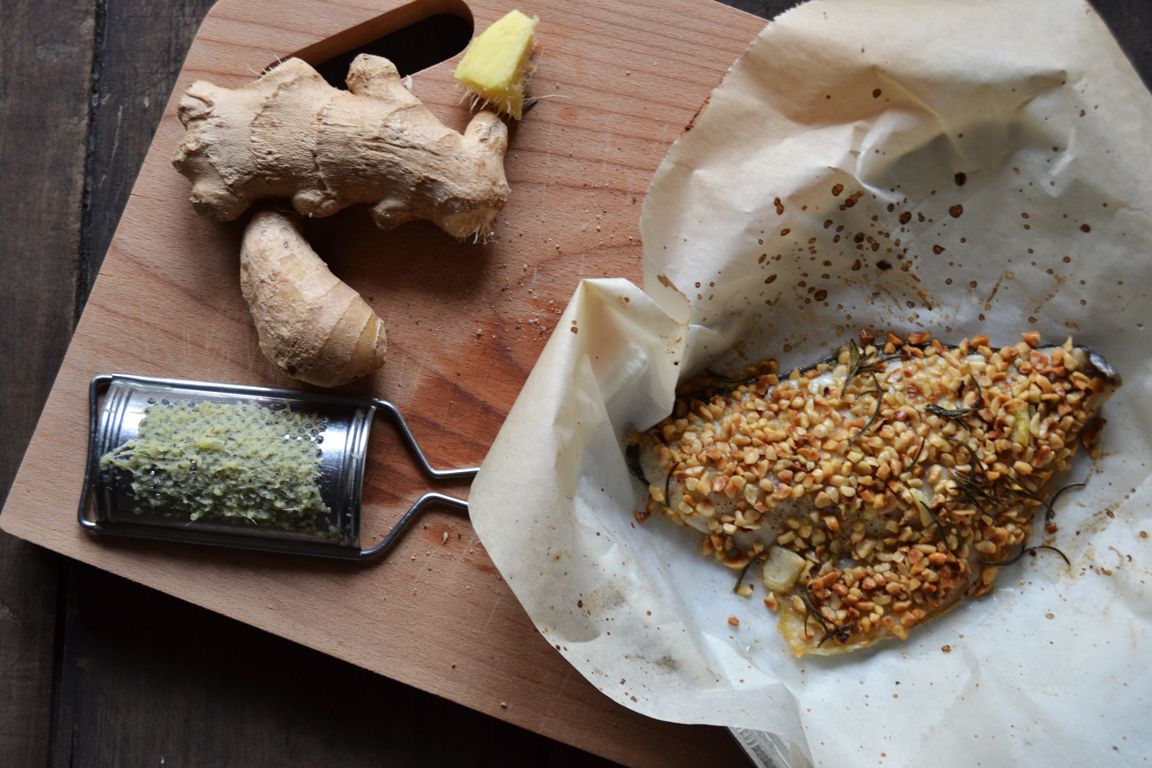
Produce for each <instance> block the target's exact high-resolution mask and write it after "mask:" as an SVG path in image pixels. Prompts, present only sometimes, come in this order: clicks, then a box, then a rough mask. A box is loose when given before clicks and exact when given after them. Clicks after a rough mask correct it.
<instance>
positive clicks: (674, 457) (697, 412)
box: [628, 333, 1120, 656]
mask: <svg viewBox="0 0 1152 768" xmlns="http://www.w3.org/2000/svg"><path fill="white" fill-rule="evenodd" d="M868 341H869V343H861V344H857V343H855V342H851V343H849V344H846V345H845V346H843V347H841V348H840V350H839V351H838V353H837V354H836V355H835V356H833V357H831V358H829V359H828V360H826V361H824V362H821V363H819V364H818V365H816V366H814V367H812V368H810V369H808V370H797V371H793V372H792V373H790V374H788V375H787V376H785V377H783V378H780V377H779V376H778V375H777V367H776V365H775V363H774V362H773V361H767V362H765V363H762V364H760V365H758V366H755V367H754V368H753V369H752V370H751V371H750V372H749V375H748V376H747V378H746V379H744V380H742V381H738V382H737V381H729V380H721V379H718V378H715V377H704V378H702V379H698V380H696V381H695V382H689V383H688V384H687V385H686V386H685V387H682V391H681V393H680V394H679V395H678V397H677V400H676V405H675V410H674V412H673V414H672V415H671V416H669V417H668V418H667V419H665V420H664V421H663V422H661V423H660V424H657V425H656V426H655V427H653V428H652V429H650V430H648V431H647V432H645V433H643V434H639V435H635V436H634V437H633V439H632V441H631V445H630V446H629V451H628V453H629V460H630V463H631V465H632V468H633V472H634V473H636V474H637V475H638V476H640V477H641V478H642V479H643V481H644V482H646V483H647V484H648V499H647V502H646V507H645V510H644V511H643V512H641V513H639V514H638V517H640V518H641V519H643V518H646V517H647V516H649V515H650V514H653V513H660V514H662V515H664V516H666V517H669V518H671V519H672V520H673V521H675V522H676V523H679V524H682V525H687V526H691V527H692V528H695V529H697V530H699V531H700V532H701V533H702V534H703V552H704V553H705V554H706V555H710V556H713V557H715V558H717V559H718V560H721V561H723V562H724V563H725V564H726V565H728V566H729V567H731V568H734V569H741V570H742V571H743V570H746V569H748V568H749V567H750V566H752V567H756V566H758V567H759V569H760V575H761V581H762V583H763V585H764V587H765V588H766V589H767V591H768V592H767V595H768V596H767V597H766V598H765V599H764V602H765V603H766V604H767V606H768V607H769V608H770V609H772V610H776V611H778V612H779V617H780V619H779V626H780V630H781V632H782V633H783V635H784V637H785V638H786V639H787V641H788V643H789V644H790V645H791V647H792V650H793V651H794V652H795V653H796V654H797V655H798V656H802V655H804V654H806V653H818V654H830V653H839V652H844V651H849V650H854V649H858V648H863V647H865V646H868V645H870V644H872V643H874V642H876V641H877V640H881V639H883V638H887V637H897V638H906V637H907V635H908V631H909V630H910V629H912V628H913V627H915V626H916V625H918V624H921V623H923V622H925V621H927V620H929V619H931V618H933V617H935V616H938V615H940V614H941V613H943V612H944V611H946V610H948V609H949V608H950V607H952V606H953V605H955V604H956V603H957V602H958V601H959V600H962V599H963V598H965V597H967V596H969V595H981V594H984V593H986V592H988V591H989V590H990V589H991V588H992V585H993V582H994V581H995V579H996V575H997V573H998V571H999V569H1000V568H1001V567H1002V566H1004V565H1007V564H1009V563H1010V562H1014V560H1015V559H1017V558H1018V557H1019V556H1020V554H1021V553H1022V552H1024V551H1025V549H1026V548H1027V542H1028V537H1029V533H1030V532H1031V530H1032V521H1033V517H1034V515H1035V513H1036V512H1037V511H1038V510H1045V511H1046V513H1047V516H1048V518H1049V519H1048V523H1047V530H1048V532H1049V533H1054V532H1055V531H1056V528H1055V523H1054V522H1052V520H1051V516H1052V515H1053V514H1054V513H1053V510H1052V507H1051V502H1050V501H1049V499H1050V496H1051V494H1052V491H1051V485H1052V479H1053V477H1054V476H1055V475H1056V474H1057V473H1058V472H1059V471H1061V470H1063V469H1065V468H1067V467H1068V465H1069V462H1070V460H1071V458H1072V456H1073V454H1074V453H1075V451H1076V448H1077V444H1078V443H1081V442H1083V443H1086V444H1090V443H1091V442H1092V441H1093V440H1094V438H1095V436H1096V434H1097V432H1098V430H1099V427H1100V425H1101V424H1102V423H1103V422H1102V420H1100V419H1099V418H1098V416H1097V414H1098V412H1099V410H1100V407H1101V406H1102V405H1103V404H1104V401H1105V400H1106V399H1107V398H1108V396H1109V395H1110V394H1111V393H1112V391H1113V390H1114V389H1115V388H1116V387H1117V386H1118V385H1119V384H1120V379H1119V376H1118V375H1117V374H1116V372H1115V370H1114V369H1113V368H1112V367H1111V366H1110V365H1109V364H1108V363H1107V362H1105V361H1104V360H1103V359H1102V358H1101V357H1100V356H1099V355H1098V354H1096V353H1095V352H1093V351H1092V350H1090V349H1088V348H1086V347H1077V346H1074V345H1073V344H1072V342H1071V341H1068V342H1066V343H1065V344H1063V345H1061V346H1048V347H1045V346H1040V344H1039V342H1038V339H1037V337H1036V335H1035V334H1032V333H1028V334H1024V340H1023V341H1021V342H1020V343H1018V344H1016V345H1014V346H1009V347H1004V348H1000V349H993V348H991V347H989V346H988V339H987V338H985V337H975V338H972V339H966V340H964V341H962V342H960V344H958V345H956V346H947V345H945V344H943V343H941V342H940V341H938V340H935V339H928V338H927V336H926V334H917V335H914V336H913V337H912V338H910V339H909V340H903V339H900V338H898V337H896V336H893V335H889V337H888V338H887V340H886V341H875V340H872V339H869V340H868ZM1030 551H1034V550H1030ZM750 589H751V586H750V585H747V586H745V587H743V588H742V592H743V593H744V594H748V593H749V590H750Z"/></svg>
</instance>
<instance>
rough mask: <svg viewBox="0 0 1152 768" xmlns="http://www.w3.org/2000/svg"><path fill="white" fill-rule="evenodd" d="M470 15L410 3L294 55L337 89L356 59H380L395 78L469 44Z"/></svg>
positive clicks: (455, 5) (461, 8)
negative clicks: (393, 67)
mask: <svg viewBox="0 0 1152 768" xmlns="http://www.w3.org/2000/svg"><path fill="white" fill-rule="evenodd" d="M472 29H473V22H472V13H471V11H469V10H468V7H467V6H466V5H464V3H463V2H455V1H454V0H449V2H447V3H445V2H435V1H433V2H416V3H410V4H408V5H405V6H402V7H400V8H397V9H394V10H392V11H389V12H388V13H385V14H383V15H382V16H377V17H376V18H374V19H371V20H369V21H366V22H364V23H363V24H360V25H358V26H356V27H353V28H352V29H349V30H346V31H345V32H342V33H341V34H339V35H336V36H334V37H332V38H329V39H327V40H322V41H320V42H318V43H316V44H315V45H311V46H309V47H307V48H305V49H303V50H301V51H298V52H297V53H295V54H294V55H295V56H297V57H299V58H301V59H303V60H304V61H307V62H308V63H309V64H311V65H312V66H313V67H315V68H316V71H317V72H319V73H320V75H321V76H322V77H323V78H324V79H325V80H327V81H328V82H329V83H330V84H332V85H333V86H335V87H337V88H344V87H345V85H344V79H345V78H346V77H347V75H348V67H349V65H350V64H351V63H352V60H353V59H355V58H356V57H357V56H359V55H360V54H362V53H367V54H372V55H374V56H383V57H384V58H386V59H388V60H389V61H391V62H392V63H393V64H395V65H396V68H397V69H398V70H399V71H400V74H401V75H410V74H413V73H415V72H419V71H420V70H423V69H428V68H429V67H431V66H434V65H436V64H439V63H440V62H442V61H447V60H448V59H450V58H452V57H453V56H455V55H456V54H458V53H460V52H461V51H463V50H464V48H465V47H467V45H468V43H469V41H470V40H471V39H472Z"/></svg>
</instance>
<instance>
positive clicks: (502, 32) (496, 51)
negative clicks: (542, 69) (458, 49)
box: [454, 10, 540, 120]
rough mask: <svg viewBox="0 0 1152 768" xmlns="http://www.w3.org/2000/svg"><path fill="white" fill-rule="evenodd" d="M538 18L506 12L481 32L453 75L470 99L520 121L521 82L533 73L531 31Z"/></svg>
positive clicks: (522, 92)
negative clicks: (530, 58) (530, 57)
mask: <svg viewBox="0 0 1152 768" xmlns="http://www.w3.org/2000/svg"><path fill="white" fill-rule="evenodd" d="M539 22H540V19H538V18H537V17H535V16H533V17H531V18H529V17H528V16H525V15H524V14H523V13H521V12H520V11H516V10H513V11H509V12H508V13H507V14H505V15H504V16H503V17H501V18H500V19H498V20H497V21H496V22H494V23H493V24H492V26H490V27H488V29H486V30H484V31H483V32H481V33H480V34H479V35H478V36H477V37H476V39H475V40H473V41H472V43H471V45H469V46H468V50H467V51H465V52H464V57H463V58H462V59H460V66H458V67H456V72H455V73H454V77H455V78H456V80H457V82H459V83H460V84H461V85H463V86H464V89H465V90H466V91H468V93H470V94H472V97H473V99H475V100H476V101H477V102H479V103H481V104H483V105H484V106H491V107H492V108H494V109H496V110H497V111H499V112H502V113H504V114H506V115H508V116H509V117H511V118H513V119H516V120H519V119H520V118H521V117H522V116H523V114H524V84H525V82H526V81H527V79H528V75H529V74H531V72H532V66H531V62H530V61H529V59H528V57H529V55H530V54H531V53H532V34H533V32H535V30H536V25H537V24H538V23H539Z"/></svg>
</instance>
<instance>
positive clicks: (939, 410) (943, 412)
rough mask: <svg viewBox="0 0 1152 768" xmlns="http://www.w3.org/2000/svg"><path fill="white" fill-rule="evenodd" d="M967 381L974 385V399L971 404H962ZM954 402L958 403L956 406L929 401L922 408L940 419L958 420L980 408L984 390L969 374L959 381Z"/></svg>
mask: <svg viewBox="0 0 1152 768" xmlns="http://www.w3.org/2000/svg"><path fill="white" fill-rule="evenodd" d="M968 382H972V383H973V384H975V385H976V401H975V402H974V403H973V404H972V405H971V406H967V405H964V404H963V403H964V390H965V389H967V388H968ZM956 402H957V403H958V404H959V405H958V407H956V408H945V407H943V406H941V405H937V404H936V403H929V404H928V405H927V406H925V408H924V409H925V410H926V411H928V413H931V414H934V415H936V416H939V417H940V418H942V419H953V420H955V421H959V420H960V419H963V418H964V417H965V416H968V415H969V414H972V413H976V412H977V411H979V410H980V406H982V405H983V404H984V390H983V389H982V388H981V387H980V382H978V381H976V378H975V377H973V376H969V377H968V378H966V379H964V381H963V382H961V384H960V390H959V391H958V392H957V393H956Z"/></svg>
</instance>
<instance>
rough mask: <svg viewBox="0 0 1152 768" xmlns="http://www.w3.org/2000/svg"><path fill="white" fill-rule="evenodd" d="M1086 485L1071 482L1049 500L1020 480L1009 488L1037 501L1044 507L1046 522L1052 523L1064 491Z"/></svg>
mask: <svg viewBox="0 0 1152 768" xmlns="http://www.w3.org/2000/svg"><path fill="white" fill-rule="evenodd" d="M1086 485H1087V483H1069V484H1068V485H1065V486H1064V487H1063V488H1060V489H1059V490H1057V491H1056V493H1054V494H1052V498H1050V499H1048V500H1047V501H1045V500H1044V499H1042V498H1040V496H1038V495H1037V494H1036V493H1034V492H1033V491H1031V490H1029V489H1028V488H1025V487H1024V485H1023V484H1022V483H1020V482H1017V483H1016V485H1014V486H1012V487H1010V488H1009V489H1008V490H1009V491H1011V492H1012V493H1015V494H1016V495H1017V496H1023V497H1024V498H1026V499H1031V500H1032V501H1035V502H1036V503H1037V504H1039V505H1041V506H1042V507H1044V522H1046V523H1050V522H1052V521H1053V520H1054V519H1055V518H1056V500H1057V499H1059V498H1060V496H1062V495H1063V493H1064V491H1068V490H1071V489H1073V488H1083V487H1084V486H1086Z"/></svg>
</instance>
